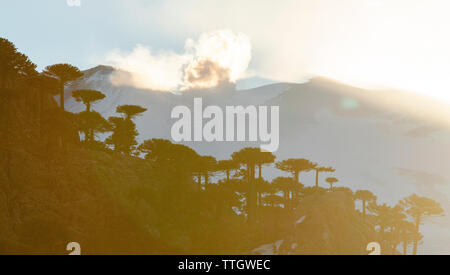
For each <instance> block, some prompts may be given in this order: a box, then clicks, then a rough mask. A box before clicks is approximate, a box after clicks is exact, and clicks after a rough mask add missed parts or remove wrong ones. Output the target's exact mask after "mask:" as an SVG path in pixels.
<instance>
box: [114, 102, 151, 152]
mask: <svg viewBox="0 0 450 275" xmlns="http://www.w3.org/2000/svg"><path fill="white" fill-rule="evenodd" d="M145 111H147V109H145V108H143V107H141V106H137V105H122V106H118V107H117V110H116V112H117V113H120V114H122V115H123V117H110V118H109V122H110V123H111V125H112V132H113V133H112V135H111V136H110V137H109V138H108V139H107V140H106V143H107V144H109V145H113V146H114V150H116V151H118V152H120V153H123V154H128V155H129V154H130V153H131V152H132V151H133V150H134V149H135V147H136V145H137V141H136V137H137V136H138V132H137V130H136V124H135V123H134V122H133V119H134V118H136V117H137V116H138V115H140V114H142V113H144V112H145Z"/></svg>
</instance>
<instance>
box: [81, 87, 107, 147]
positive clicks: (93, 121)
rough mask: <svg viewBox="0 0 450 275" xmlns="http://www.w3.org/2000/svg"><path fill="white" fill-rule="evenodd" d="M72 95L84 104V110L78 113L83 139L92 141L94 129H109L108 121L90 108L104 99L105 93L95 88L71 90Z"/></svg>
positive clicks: (101, 130) (102, 130) (103, 130)
mask: <svg viewBox="0 0 450 275" xmlns="http://www.w3.org/2000/svg"><path fill="white" fill-rule="evenodd" d="M72 96H73V97H74V98H75V100H77V101H78V102H83V104H84V105H85V106H86V111H84V112H82V113H80V114H79V117H80V124H81V128H82V130H83V132H84V136H85V140H86V141H89V142H92V141H93V140H94V132H95V131H99V132H105V131H107V130H108V129H109V127H108V126H109V125H108V122H107V121H106V120H105V119H104V118H103V117H102V116H101V115H100V114H99V113H97V112H92V110H91V105H92V104H93V103H95V102H97V101H99V100H102V99H104V98H105V95H104V94H103V93H101V92H100V91H96V90H76V91H73V92H72Z"/></svg>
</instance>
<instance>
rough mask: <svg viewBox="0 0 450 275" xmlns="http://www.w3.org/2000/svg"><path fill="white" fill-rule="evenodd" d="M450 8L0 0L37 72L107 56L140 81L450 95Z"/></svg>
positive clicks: (351, 1) (294, 0)
mask: <svg viewBox="0 0 450 275" xmlns="http://www.w3.org/2000/svg"><path fill="white" fill-rule="evenodd" d="M78 1H79V5H77V2H78ZM449 10H450V1H448V0H427V1H425V0H340V1H336V0H280V1H272V0H245V1H242V0H227V1H219V0H217V1H216V0H184V1H177V0H165V1H159V0H153V1H145V0H127V1H125V0H68V1H67V0H40V1H29V0H15V1H4V3H2V8H1V10H0V36H1V37H6V38H8V39H9V40H11V41H13V42H14V43H15V44H16V46H17V47H18V48H19V50H20V51H22V52H24V53H26V54H27V55H28V56H30V58H31V59H32V60H33V61H34V62H35V63H37V64H38V66H39V68H40V69H42V68H43V67H44V66H45V65H49V64H54V63H61V62H68V63H71V64H73V65H76V66H78V67H80V68H81V69H87V68H90V67H94V66H96V65H98V64H108V65H114V66H116V67H119V68H122V69H126V70H128V71H132V74H131V77H128V78H126V77H124V76H122V77H118V79H116V81H118V82H123V81H127V82H131V84H133V85H135V86H139V87H149V88H154V87H157V88H160V89H161V90H170V89H187V88H189V87H192V85H213V84H215V83H217V82H218V81H221V80H223V79H226V80H229V81H236V80H238V79H242V78H249V77H259V78H263V79H270V80H274V81H288V82H300V81H303V80H305V79H307V78H309V77H311V76H313V75H322V76H326V77H330V78H333V79H336V80H339V81H341V82H345V83H349V84H352V85H355V86H360V87H365V88H394V89H402V90H410V91H413V92H417V93H421V94H424V95H427V96H430V97H432V98H436V99H439V100H442V101H446V102H450V92H449V91H450V81H447V79H448V75H449V73H450V50H449V49H450V36H449V35H448V28H449V26H450V16H448V11H449ZM224 43H225V44H224ZM220 45H226V47H223V48H221V46H220ZM204 72H208V74H207V75H203V73H204Z"/></svg>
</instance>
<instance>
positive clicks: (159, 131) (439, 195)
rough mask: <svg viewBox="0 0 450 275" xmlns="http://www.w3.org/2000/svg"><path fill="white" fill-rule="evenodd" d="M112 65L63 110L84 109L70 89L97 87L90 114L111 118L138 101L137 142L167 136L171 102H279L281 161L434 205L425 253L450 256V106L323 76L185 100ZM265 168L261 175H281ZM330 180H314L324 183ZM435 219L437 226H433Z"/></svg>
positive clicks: (88, 79) (202, 147)
mask: <svg viewBox="0 0 450 275" xmlns="http://www.w3.org/2000/svg"><path fill="white" fill-rule="evenodd" d="M113 72H114V69H113V68H111V67H105V66H99V67H96V68H93V69H90V70H88V71H86V72H85V76H84V78H83V79H81V80H79V81H77V82H75V83H73V84H72V85H71V86H70V87H68V89H67V91H66V93H67V96H66V98H67V101H66V107H67V109H68V110H70V111H73V112H80V111H82V110H84V107H83V105H82V104H81V103H78V102H75V101H74V100H73V99H71V98H69V94H70V92H71V91H72V90H74V89H79V88H89V89H97V90H100V91H102V92H103V93H105V94H106V95H107V98H106V99H105V100H103V101H102V102H100V103H98V104H96V105H94V106H93V109H95V110H96V111H98V112H100V113H102V114H103V115H105V116H111V115H115V108H116V106H118V105H122V104H138V105H141V106H143V107H146V108H148V111H147V112H146V113H145V114H144V115H143V116H142V117H140V118H139V119H138V120H137V121H136V122H137V126H138V130H139V132H140V134H141V136H140V139H141V140H144V139H149V138H166V139H170V129H171V127H172V124H173V122H174V121H173V120H171V118H170V112H171V110H172V108H173V107H174V106H176V105H187V106H189V107H192V104H193V98H194V97H195V96H202V98H203V102H204V105H205V106H206V105H213V104H214V105H219V106H225V105H244V106H245V105H249V104H252V105H277V106H280V148H279V150H278V151H277V152H276V156H277V158H278V159H279V160H281V159H286V158H291V157H303V158H308V159H310V160H312V161H314V162H318V163H319V164H321V165H324V166H333V167H334V168H336V170H337V172H336V173H335V176H336V177H337V178H339V179H340V183H339V184H338V186H339V185H341V186H347V187H351V188H352V189H356V188H358V189H370V190H372V191H374V193H375V194H376V195H377V196H378V197H379V198H380V201H381V202H387V203H391V204H392V203H395V202H397V201H398V200H399V199H401V198H403V197H406V196H408V195H411V194H412V193H418V194H420V195H423V196H429V197H431V198H433V199H435V200H437V201H439V202H440V203H441V204H442V206H443V207H444V209H445V210H446V214H447V216H446V217H444V218H437V219H434V220H431V221H432V222H429V223H426V224H425V226H424V227H423V234H424V235H425V238H424V241H425V242H424V246H423V247H421V249H420V250H421V252H422V253H433V254H435V253H447V254H448V253H450V235H448V230H449V228H450V200H449V198H450V187H449V179H450V169H448V164H449V163H450V127H449V124H448V122H449V121H450V120H449V118H450V115H449V110H448V109H449V108H448V107H447V106H446V105H443V104H440V103H438V102H435V101H433V100H430V99H428V98H426V97H422V96H418V95H416V94H412V93H407V92H401V91H372V90H364V89H360V88H356V87H352V86H349V85H345V84H342V83H338V82H336V81H332V80H329V79H326V78H321V77H319V78H313V79H312V80H311V81H309V82H307V83H304V84H293V83H276V84H270V85H266V86H262V87H258V88H254V89H248V90H237V89H236V86H234V85H226V86H222V87H218V88H215V89H209V90H206V91H205V90H204V91H189V92H185V93H183V94H182V95H176V94H172V93H168V92H157V91H148V90H141V89H136V88H132V87H116V86H113V85H112V84H111V83H110V81H109V77H110V75H111V74H112V73H113ZM186 144H187V145H189V146H191V147H193V148H194V149H196V150H198V152H199V153H201V154H208V155H214V156H216V157H217V158H218V159H225V158H229V156H230V154H231V153H232V152H234V151H237V150H239V149H241V148H243V147H246V146H259V144H258V143H237V142H233V143H206V142H200V143H198V142H197V143H186ZM279 174H280V172H279V171H277V170H276V169H266V170H265V174H264V176H265V177H267V178H272V177H275V176H277V175H279ZM326 177H327V175H326V174H324V175H321V178H320V183H321V185H322V186H324V187H325V186H326V185H325V182H324V180H325V178H326ZM314 180H315V177H314V173H313V172H311V173H305V174H302V175H301V181H302V182H303V183H304V184H305V185H307V186H312V185H314ZM433 221H435V222H433Z"/></svg>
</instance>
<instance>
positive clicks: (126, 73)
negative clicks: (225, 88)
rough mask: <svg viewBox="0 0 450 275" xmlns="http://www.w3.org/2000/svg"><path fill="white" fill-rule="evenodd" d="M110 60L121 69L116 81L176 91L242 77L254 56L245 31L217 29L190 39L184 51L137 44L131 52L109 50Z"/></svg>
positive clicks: (147, 87)
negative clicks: (159, 50)
mask: <svg viewBox="0 0 450 275" xmlns="http://www.w3.org/2000/svg"><path fill="white" fill-rule="evenodd" d="M106 60H107V63H108V64H110V65H112V66H115V67H116V68H119V69H121V70H122V72H118V73H116V74H114V75H113V77H112V78H111V81H112V83H113V84H115V85H131V86H134V87H137V88H144V89H151V90H160V91H173V90H186V89H191V88H208V87H213V86H217V85H218V84H220V83H221V82H235V81H236V80H238V79H239V78H241V77H243V76H244V74H245V72H246V70H247V67H248V64H249V63H250V60H251V44H250V39H249V38H248V37H247V36H246V35H245V34H243V33H237V34H235V33H233V32H232V31H231V30H218V31H212V32H207V33H203V34H201V35H200V37H199V39H198V40H194V39H191V38H189V39H187V40H186V43H185V51H184V53H181V54H178V53H175V52H172V51H169V52H159V53H153V52H152V50H151V48H150V47H146V46H143V45H137V46H136V48H135V49H134V50H133V51H132V52H130V53H124V52H121V51H119V50H115V51H112V52H110V53H109V54H108V55H107V57H106Z"/></svg>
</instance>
